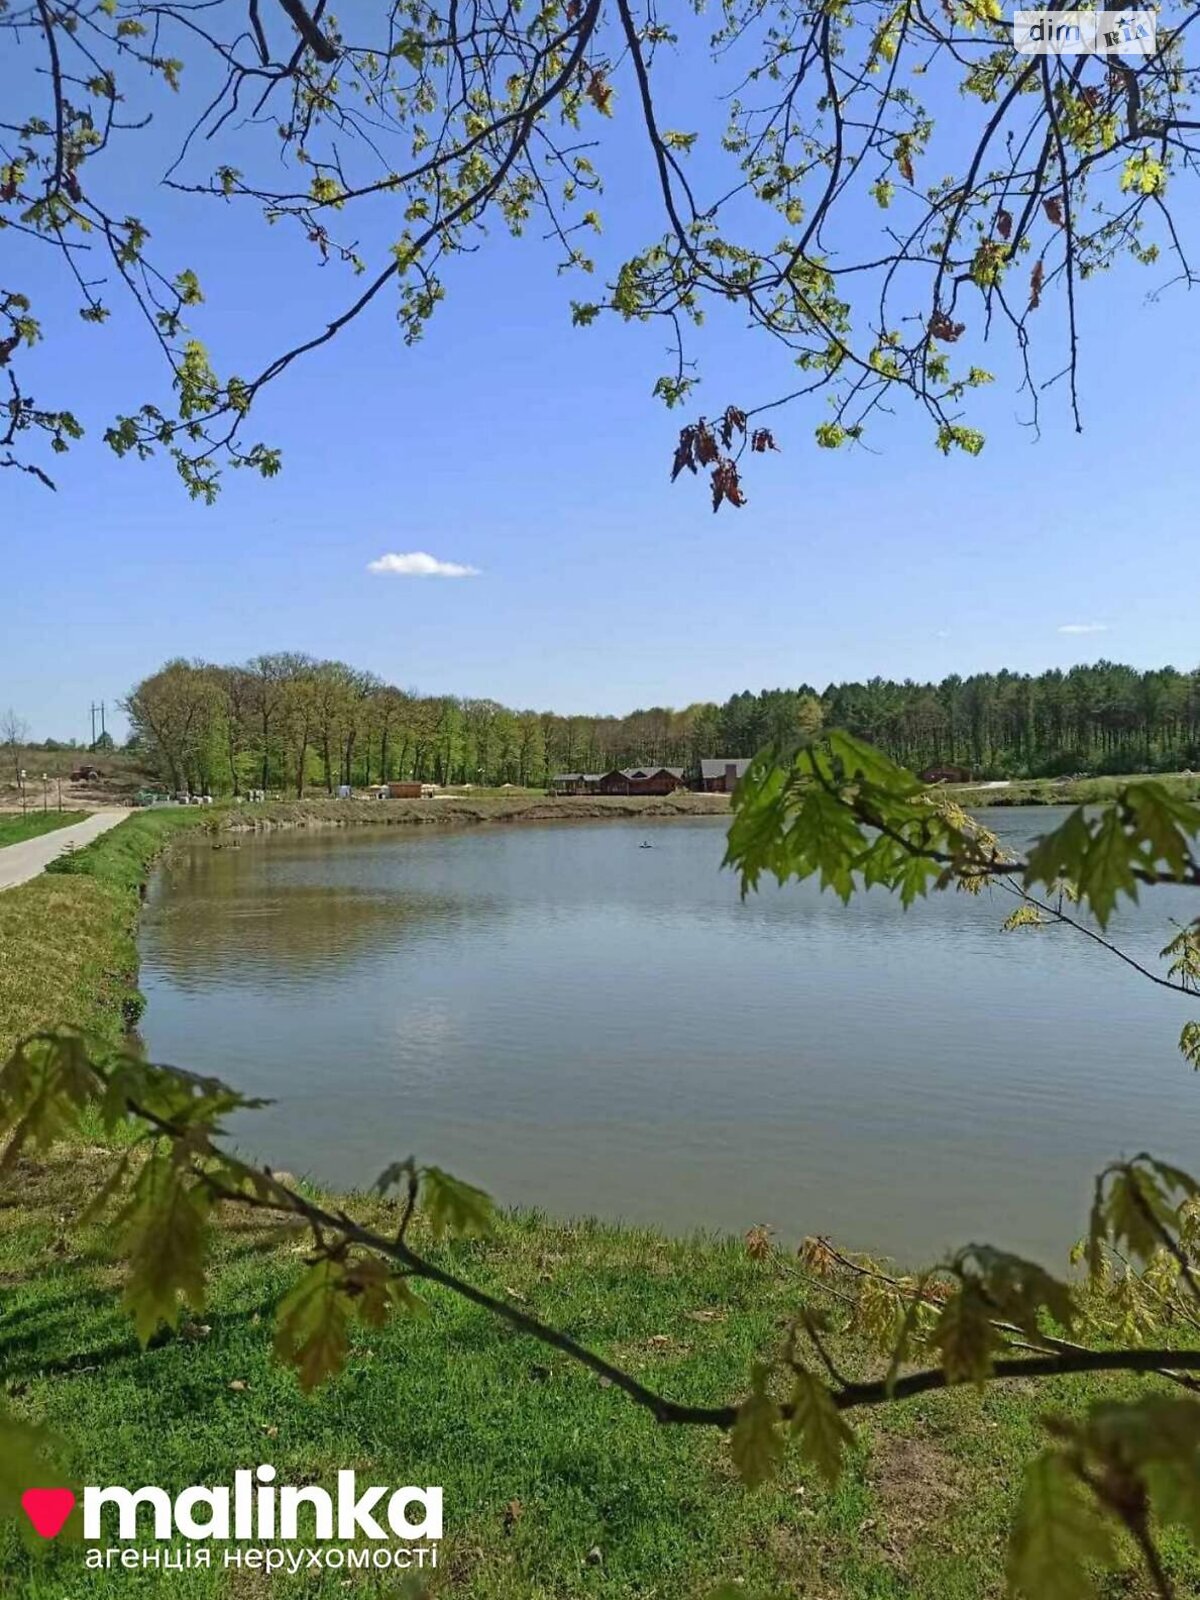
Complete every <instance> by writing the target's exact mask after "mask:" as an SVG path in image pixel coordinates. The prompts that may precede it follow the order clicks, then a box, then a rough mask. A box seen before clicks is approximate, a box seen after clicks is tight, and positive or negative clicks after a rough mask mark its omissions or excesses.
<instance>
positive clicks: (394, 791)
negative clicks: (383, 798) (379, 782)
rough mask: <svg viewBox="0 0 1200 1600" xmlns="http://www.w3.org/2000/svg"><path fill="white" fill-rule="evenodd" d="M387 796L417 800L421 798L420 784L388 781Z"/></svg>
mask: <svg viewBox="0 0 1200 1600" xmlns="http://www.w3.org/2000/svg"><path fill="white" fill-rule="evenodd" d="M387 796H388V799H389V800H419V799H420V798H421V785H420V784H419V783H389V784H388V786H387Z"/></svg>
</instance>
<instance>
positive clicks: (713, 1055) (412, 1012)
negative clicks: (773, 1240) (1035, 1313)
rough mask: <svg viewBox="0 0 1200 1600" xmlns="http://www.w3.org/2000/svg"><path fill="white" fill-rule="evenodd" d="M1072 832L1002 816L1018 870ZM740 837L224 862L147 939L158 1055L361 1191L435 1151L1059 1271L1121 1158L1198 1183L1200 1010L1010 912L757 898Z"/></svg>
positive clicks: (268, 844) (539, 1191)
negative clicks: (1188, 1025)
mask: <svg viewBox="0 0 1200 1600" xmlns="http://www.w3.org/2000/svg"><path fill="white" fill-rule="evenodd" d="M1061 817H1062V813H1060V812H1057V811H1053V810H1050V809H1046V808H1038V809H1030V810H1025V809H1013V810H995V811H992V812H989V813H988V816H987V822H988V825H989V826H990V827H992V828H993V829H995V830H996V831H998V832H999V833H1000V834H1001V835H1002V837H1003V838H1004V840H1005V841H1006V842H1007V843H1010V844H1012V845H1016V846H1019V845H1022V844H1024V843H1026V842H1027V841H1028V840H1029V839H1030V838H1032V837H1033V836H1034V835H1036V834H1038V833H1041V832H1044V831H1046V830H1047V829H1049V828H1050V827H1053V826H1055V825H1056V823H1057V822H1058V821H1060V820H1061ZM724 830H725V824H724V821H723V819H708V818H704V819H694V820H692V819H689V820H686V821H670V822H662V823H658V824H655V823H651V822H637V823H633V824H630V823H625V822H604V823H594V824H567V825H562V826H559V825H540V826H538V825H524V826H514V827H499V826H496V827H481V828H476V829H465V828H464V829H461V830H456V831H450V830H446V831H443V830H440V829H438V830H430V829H424V828H415V827H414V828H405V827H391V828H379V829H376V828H364V829H350V830H345V831H340V830H338V831H335V830H331V831H329V832H321V833H313V834H305V833H282V834H278V835H275V836H273V837H268V836H253V835H247V836H246V837H245V838H244V839H243V840H242V842H241V844H240V847H238V848H231V847H229V846H228V845H227V846H226V847H225V848H223V849H219V850H214V849H213V848H212V846H211V844H210V843H207V842H205V843H196V844H195V845H193V846H192V847H190V848H188V849H185V850H181V851H180V852H179V854H178V855H176V856H175V857H173V858H172V860H171V862H170V864H169V865H168V866H167V867H166V868H165V869H164V870H163V871H162V872H160V873H159V874H158V875H157V876H156V879H155V882H154V884H153V886H152V889H151V893H150V899H149V905H148V907H147V913H146V916H145V918H144V920H143V923H142V933H141V949H142V987H143V989H144V990H145V992H146V995H147V997H148V1001H149V1003H148V1006H147V1009H146V1014H145V1017H144V1020H143V1028H142V1031H143V1035H144V1037H145V1040H146V1043H147V1047H148V1049H149V1051H150V1053H151V1055H152V1056H153V1057H154V1058H155V1059H157V1060H162V1061H171V1062H174V1063H176V1064H177V1065H181V1066H187V1067H190V1068H193V1069H195V1070H197V1071H201V1072H212V1073H216V1074H219V1075H220V1076H222V1077H224V1078H226V1079H227V1080H228V1081H230V1082H232V1083H233V1084H235V1085H237V1086H238V1087H239V1088H241V1089H244V1090H247V1091H250V1092H253V1093H256V1094H262V1095H268V1096H271V1097H273V1098H274V1099H275V1101H276V1102H277V1103H276V1104H275V1105H274V1106H272V1107H271V1108H269V1109H268V1110H266V1111H261V1112H257V1113H255V1114H254V1115H253V1116H252V1117H251V1116H247V1117H245V1118H243V1119H242V1120H241V1121H240V1122H238V1123H236V1124H235V1131H236V1133H237V1134H238V1136H239V1138H240V1139H242V1140H243V1141H244V1148H245V1149H247V1150H249V1151H250V1152H252V1153H254V1154H256V1155H258V1156H260V1157H262V1158H269V1159H270V1160H271V1162H272V1163H273V1164H274V1165H275V1166H277V1167H283V1168H287V1169H288V1170H290V1171H293V1172H299V1173H307V1174H310V1175H312V1176H313V1177H315V1178H318V1179H320V1180H322V1181H324V1182H326V1183H329V1184H333V1185H336V1186H339V1187H353V1186H359V1187H364V1186H366V1185H368V1184H369V1183H370V1182H371V1181H372V1180H373V1179H374V1177H375V1176H376V1174H377V1173H378V1172H379V1171H380V1170H381V1169H382V1168H383V1167H384V1166H385V1165H386V1164H387V1163H388V1162H389V1161H391V1160H393V1159H396V1158H399V1157H403V1156H406V1155H408V1154H413V1155H415V1156H416V1157H417V1158H418V1159H419V1160H423V1161H428V1162H432V1163H436V1164H438V1165H441V1166H444V1167H446V1168H447V1169H448V1170H449V1171H451V1172H453V1173H455V1174H456V1175H458V1176H461V1177H464V1178H468V1179H470V1180H472V1181H474V1182H476V1183H479V1184H481V1185H482V1186H483V1187H485V1188H486V1189H488V1190H489V1191H490V1192H491V1193H492V1194H493V1195H494V1196H495V1197H496V1198H497V1200H499V1201H501V1202H504V1203H508V1204H519V1205H530V1206H538V1207H542V1208H544V1209H546V1210H548V1211H551V1212H554V1213H557V1214H560V1215H563V1214H579V1213H584V1212H594V1213H598V1214H600V1215H603V1216H606V1217H609V1218H616V1217H624V1218H627V1219H632V1220H637V1221H645V1222H653V1223H656V1224H660V1225H662V1226H664V1227H666V1228H668V1229H672V1230H677V1231H685V1230H690V1229H692V1228H696V1227H704V1228H716V1229H721V1230H734V1229H736V1230H741V1229H744V1228H746V1227H748V1226H750V1225H751V1224H753V1223H767V1224H770V1225H771V1226H772V1227H774V1228H776V1229H777V1230H778V1231H779V1233H780V1235H781V1236H782V1237H784V1238H788V1239H794V1238H797V1237H799V1236H800V1235H802V1234H805V1233H830V1234H832V1235H834V1236H835V1237H836V1238H837V1239H838V1240H839V1241H840V1242H841V1243H843V1244H845V1245H848V1246H850V1247H858V1248H864V1249H865V1248H871V1249H879V1250H884V1251H888V1252H890V1253H892V1254H893V1255H895V1256H897V1257H899V1258H900V1259H902V1260H903V1261H905V1262H906V1263H908V1264H917V1263H919V1262H921V1261H923V1260H925V1259H926V1258H928V1257H930V1256H932V1255H933V1254H934V1253H936V1252H939V1251H941V1250H943V1249H944V1248H946V1247H948V1246H951V1245H955V1244H961V1243H965V1242H967V1241H968V1240H970V1239H972V1238H986V1239H988V1240H990V1241H991V1242H994V1243H997V1244H1005V1245H1007V1246H1008V1247H1010V1248H1014V1249H1018V1250H1021V1251H1024V1252H1026V1253H1031V1254H1035V1255H1037V1256H1039V1257H1041V1258H1043V1259H1053V1258H1060V1257H1061V1255H1062V1252H1063V1251H1064V1250H1065V1248H1066V1247H1067V1246H1068V1245H1069V1244H1070V1243H1071V1241H1072V1240H1073V1239H1074V1238H1075V1237H1076V1236H1078V1234H1080V1233H1082V1232H1083V1230H1084V1226H1085V1222H1086V1214H1087V1206H1088V1203H1089V1195H1090V1179H1091V1177H1092V1175H1093V1174H1094V1172H1095V1171H1096V1170H1097V1168H1098V1167H1099V1166H1100V1165H1101V1164H1103V1163H1104V1162H1105V1161H1106V1160H1110V1159H1112V1158H1113V1157H1116V1156H1119V1155H1121V1154H1133V1153H1135V1152H1136V1151H1138V1150H1140V1149H1143V1148H1149V1149H1151V1150H1153V1151H1154V1152H1155V1153H1156V1154H1158V1155H1160V1156H1163V1157H1165V1158H1167V1159H1170V1160H1175V1161H1180V1162H1183V1163H1184V1164H1185V1165H1190V1166H1191V1168H1192V1170H1195V1167H1196V1164H1197V1160H1198V1148H1197V1147H1198V1146H1200V1079H1198V1078H1197V1076H1196V1075H1195V1074H1194V1073H1193V1072H1192V1071H1191V1069H1190V1068H1189V1067H1188V1065H1187V1063H1186V1062H1185V1061H1184V1059H1183V1057H1182V1056H1181V1055H1180V1054H1179V1052H1178V1049H1177V1047H1176V1041H1177V1039H1178V1036H1179V1030H1180V1028H1181V1026H1182V1025H1183V1023H1184V1022H1185V1021H1186V1020H1188V1018H1189V1017H1190V1016H1193V1015H1195V1016H1200V1002H1197V1003H1194V1004H1192V1005H1190V1006H1189V1004H1188V1002H1187V1001H1186V1000H1185V999H1183V998H1181V997H1178V996H1175V995H1172V994H1169V993H1166V992H1165V991H1163V990H1161V989H1158V988H1156V987H1155V986H1153V985H1152V984H1150V983H1148V982H1147V981H1146V979H1144V978H1141V977H1139V976H1138V975H1137V974H1136V973H1133V972H1132V971H1130V970H1129V969H1128V968H1127V967H1124V966H1123V965H1122V964H1121V963H1119V962H1118V961H1116V960H1115V959H1114V958H1113V957H1112V956H1111V955H1109V954H1108V953H1107V952H1105V951H1103V950H1101V949H1100V948H1098V947H1097V946H1095V945H1093V944H1092V943H1091V942H1090V941H1088V940H1086V939H1085V938H1083V937H1082V936H1081V935H1079V934H1077V933H1075V932H1073V931H1071V930H1069V929H1062V928H1058V929H1040V930H1039V929H1024V930H1019V931H1018V932H1016V933H1008V934H1005V933H1001V932H1000V931H999V929H1000V923H1001V922H1002V920H1003V919H1004V917H1005V916H1006V915H1007V914H1008V912H1009V911H1010V910H1011V909H1012V906H1013V904H1014V902H1013V901H1012V899H1011V897H1010V896H1009V895H1007V894H1005V893H1003V892H1001V891H994V892H993V893H992V894H990V895H985V896H984V897H982V898H981V899H978V900H976V899H973V898H971V897H970V896H967V895H964V894H943V895H940V896H936V897H934V899H933V900H931V901H930V902H928V903H924V904H918V905H916V906H914V907H913V908H912V909H911V910H909V911H908V912H904V911H903V910H902V909H901V907H900V905H899V903H898V902H897V901H894V900H893V899H891V898H890V897H888V896H887V895H885V894H884V893H882V892H881V891H874V892H872V893H870V894H868V895H864V896H860V897H859V898H857V899H856V900H855V901H853V902H852V903H851V904H850V906H849V907H843V906H842V905H841V904H840V903H839V902H838V901H837V900H835V899H834V898H833V897H832V896H830V895H822V894H820V893H819V892H818V891H817V889H816V888H815V887H814V886H812V885H808V884H806V885H802V886H791V887H789V888H787V889H783V890H780V889H777V888H774V887H771V888H765V889H764V890H762V891H761V892H760V893H759V894H757V895H756V896H751V897H750V898H749V899H748V900H746V901H744V902H743V901H742V900H741V899H740V898H739V894H738V886H737V882H736V880H735V878H734V877H733V875H732V874H731V873H729V872H723V871H722V870H721V869H720V862H721V857H722V853H723V849H724ZM647 839H648V840H649V841H650V842H651V843H652V845H653V848H652V849H649V850H645V849H641V848H639V846H640V845H641V843H642V841H643V840H647ZM1194 914H1195V908H1194V907H1193V906H1191V905H1190V901H1189V899H1188V897H1187V895H1186V893H1185V892H1184V891H1179V890H1161V889H1160V890H1155V891H1149V892H1147V893H1146V894H1145V895H1144V898H1143V904H1142V905H1141V906H1139V907H1135V908H1133V909H1132V910H1130V911H1128V912H1124V913H1122V914H1121V915H1120V916H1119V917H1118V921H1117V924H1116V928H1115V932H1116V934H1117V936H1118V937H1119V938H1120V940H1121V942H1122V943H1123V944H1124V946H1125V948H1127V949H1128V950H1129V951H1130V953H1131V954H1134V955H1137V956H1138V957H1140V958H1142V959H1149V960H1150V961H1152V962H1154V961H1156V957H1157V952H1158V950H1159V949H1160V948H1161V947H1162V945H1163V944H1165V943H1166V941H1167V938H1168V937H1170V935H1171V933H1172V931H1173V929H1172V928H1171V926H1170V920H1169V919H1170V918H1171V917H1172V916H1176V917H1179V918H1180V919H1186V918H1188V917H1189V916H1192V915H1194Z"/></svg>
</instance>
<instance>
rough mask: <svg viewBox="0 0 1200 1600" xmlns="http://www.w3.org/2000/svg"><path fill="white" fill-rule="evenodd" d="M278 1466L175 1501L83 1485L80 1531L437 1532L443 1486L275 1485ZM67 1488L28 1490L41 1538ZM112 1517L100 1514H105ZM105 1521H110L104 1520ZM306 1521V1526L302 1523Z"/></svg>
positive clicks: (296, 1535) (412, 1535) (48, 1535)
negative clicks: (326, 1487)
mask: <svg viewBox="0 0 1200 1600" xmlns="http://www.w3.org/2000/svg"><path fill="white" fill-rule="evenodd" d="M274 1479H275V1468H274V1467H272V1466H269V1465H265V1464H264V1465H262V1466H259V1467H256V1468H255V1470H254V1471H253V1472H251V1471H249V1470H245V1469H241V1470H239V1471H237V1472H235V1473H234V1475H233V1488H232V1489H230V1488H229V1487H227V1486H226V1485H214V1486H209V1485H206V1484H193V1485H192V1486H191V1487H190V1488H187V1489H183V1490H181V1492H180V1493H179V1494H177V1495H176V1496H175V1497H174V1499H173V1500H172V1498H171V1496H170V1495H169V1494H168V1493H167V1491H166V1490H165V1489H159V1488H155V1487H153V1486H151V1485H146V1486H144V1487H142V1488H140V1489H124V1488H118V1487H115V1486H113V1487H109V1488H106V1489H102V1488H99V1487H90V1488H85V1489H84V1491H83V1536H84V1538H85V1539H103V1538H111V1537H112V1535H113V1528H112V1526H111V1524H112V1522H113V1520H114V1518H115V1521H116V1530H115V1532H116V1537H117V1538H118V1539H122V1540H139V1539H144V1538H146V1537H147V1536H149V1537H152V1538H154V1539H170V1538H173V1537H175V1536H180V1537H182V1538H184V1539H280V1540H290V1539H301V1538H303V1539H317V1540H327V1539H340V1540H351V1539H354V1540H357V1539H364V1538H365V1539H391V1538H397V1539H406V1540H413V1541H423V1540H432V1539H440V1538H441V1537H442V1491H441V1490H440V1489H434V1488H426V1489H418V1488H414V1487H409V1488H404V1489H389V1488H388V1487H387V1486H386V1485H383V1484H373V1485H371V1486H370V1487H369V1488H366V1489H364V1490H363V1491H362V1492H361V1493H359V1490H358V1484H357V1481H356V1475H355V1473H353V1472H349V1471H343V1472H339V1473H338V1475H337V1489H336V1491H335V1492H334V1493H332V1494H331V1493H330V1492H329V1491H328V1490H326V1489H322V1488H319V1487H317V1486H316V1485H305V1486H304V1487H303V1488H291V1487H282V1488H278V1489H277V1488H276V1487H275V1484H274ZM75 1502H76V1496H75V1492H74V1490H72V1489H44V1488H30V1489H26V1490H25V1492H24V1494H23V1495H22V1496H21V1506H22V1508H23V1510H24V1512H25V1515H26V1516H27V1517H28V1518H29V1520H30V1522H31V1523H32V1524H33V1528H34V1531H35V1533H37V1534H38V1535H40V1537H41V1538H43V1539H54V1538H57V1536H58V1535H59V1534H60V1533H61V1532H62V1530H63V1528H64V1526H65V1525H66V1521H67V1518H68V1517H69V1516H70V1515H71V1512H72V1511H73V1510H74V1509H75ZM106 1511H108V1512H109V1513H110V1515H109V1516H108V1517H107V1518H105V1516H104V1513H105V1512H106ZM106 1523H107V1524H108V1525H107V1526H106ZM302 1523H303V1527H302V1526H301V1524H302Z"/></svg>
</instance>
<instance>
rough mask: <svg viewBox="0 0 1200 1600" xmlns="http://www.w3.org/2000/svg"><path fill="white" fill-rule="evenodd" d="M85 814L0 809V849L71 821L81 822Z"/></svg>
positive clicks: (62, 826) (35, 837)
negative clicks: (22, 812) (22, 811)
mask: <svg viewBox="0 0 1200 1600" xmlns="http://www.w3.org/2000/svg"><path fill="white" fill-rule="evenodd" d="M87 814H88V813H87V812H86V811H29V812H26V813H25V814H24V815H22V814H21V813H20V812H19V811H0V850H3V848H4V847H5V845H9V844H21V843H23V842H24V841H25V840H26V839H38V838H40V837H41V836H42V834H44V833H53V832H54V831H55V830H56V829H57V828H66V827H68V826H69V825H70V824H71V823H72V822H82V821H83V819H84V818H85V817H86V816H87Z"/></svg>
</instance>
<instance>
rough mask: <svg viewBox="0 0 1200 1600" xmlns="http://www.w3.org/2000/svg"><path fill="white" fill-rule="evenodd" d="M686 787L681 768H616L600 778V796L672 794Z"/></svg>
mask: <svg viewBox="0 0 1200 1600" xmlns="http://www.w3.org/2000/svg"><path fill="white" fill-rule="evenodd" d="M686 787H687V785H686V784H685V783H684V781H683V768H682V767H616V768H614V769H613V770H612V771H611V772H605V773H603V774H602V775H601V778H600V793H601V794H674V793H675V791H676V789H684V788H686Z"/></svg>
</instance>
